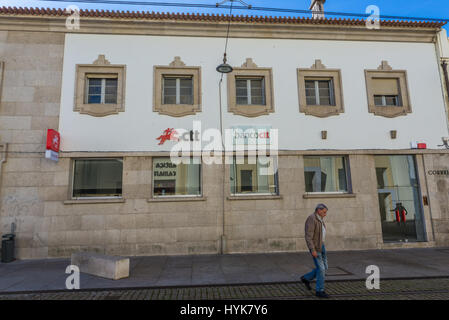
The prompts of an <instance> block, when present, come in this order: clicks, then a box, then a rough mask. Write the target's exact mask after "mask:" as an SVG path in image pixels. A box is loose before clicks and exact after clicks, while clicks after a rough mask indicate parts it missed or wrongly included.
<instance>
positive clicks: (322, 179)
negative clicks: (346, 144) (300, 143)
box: [304, 156, 351, 193]
mask: <svg viewBox="0 0 449 320" xmlns="http://www.w3.org/2000/svg"><path fill="white" fill-rule="evenodd" d="M304 177H305V182H306V192H347V193H350V192H351V190H350V184H349V181H350V179H349V170H348V161H347V158H346V157H340V156H332V157H330V156H329V157H325V156H305V157H304Z"/></svg>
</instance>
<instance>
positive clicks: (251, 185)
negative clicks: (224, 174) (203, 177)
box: [230, 156, 278, 195]
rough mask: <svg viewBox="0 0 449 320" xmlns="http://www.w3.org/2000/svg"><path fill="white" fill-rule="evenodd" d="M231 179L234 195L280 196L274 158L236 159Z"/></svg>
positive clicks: (246, 157) (232, 166)
mask: <svg viewBox="0 0 449 320" xmlns="http://www.w3.org/2000/svg"><path fill="white" fill-rule="evenodd" d="M230 178H231V193H232V194H271V195H277V194H278V178H277V167H276V159H275V158H273V157H271V158H270V157H256V156H254V157H248V156H245V157H234V160H233V164H232V165H231V177H230Z"/></svg>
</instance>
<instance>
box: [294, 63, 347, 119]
mask: <svg viewBox="0 0 449 320" xmlns="http://www.w3.org/2000/svg"><path fill="white" fill-rule="evenodd" d="M297 74H298V92H299V111H300V112H302V113H305V114H307V115H312V116H316V117H329V116H333V115H338V114H340V113H342V112H344V108H343V90H342V83H341V73H340V70H339V69H328V68H326V66H325V65H323V64H322V63H321V60H315V63H314V64H313V65H312V66H311V67H310V68H309V69H297Z"/></svg>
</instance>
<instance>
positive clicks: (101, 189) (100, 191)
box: [73, 159, 123, 198]
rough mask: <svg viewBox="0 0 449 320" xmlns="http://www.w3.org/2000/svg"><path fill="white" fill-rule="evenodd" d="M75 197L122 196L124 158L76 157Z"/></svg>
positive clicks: (74, 169)
mask: <svg viewBox="0 0 449 320" xmlns="http://www.w3.org/2000/svg"><path fill="white" fill-rule="evenodd" d="M73 162H74V164H73V197H74V198H84V197H121V196H122V175H123V160H122V159H75V160H74V161H73Z"/></svg>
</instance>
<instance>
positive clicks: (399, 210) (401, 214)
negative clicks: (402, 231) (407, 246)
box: [394, 202, 408, 223]
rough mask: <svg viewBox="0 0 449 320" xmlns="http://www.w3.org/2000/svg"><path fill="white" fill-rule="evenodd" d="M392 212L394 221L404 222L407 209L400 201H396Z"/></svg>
mask: <svg viewBox="0 0 449 320" xmlns="http://www.w3.org/2000/svg"><path fill="white" fill-rule="evenodd" d="M394 213H395V215H396V222H398V223H399V222H404V223H405V221H406V218H405V216H406V215H407V214H408V212H407V209H405V208H404V207H403V206H402V203H400V202H398V203H396V208H395V209H394Z"/></svg>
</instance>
